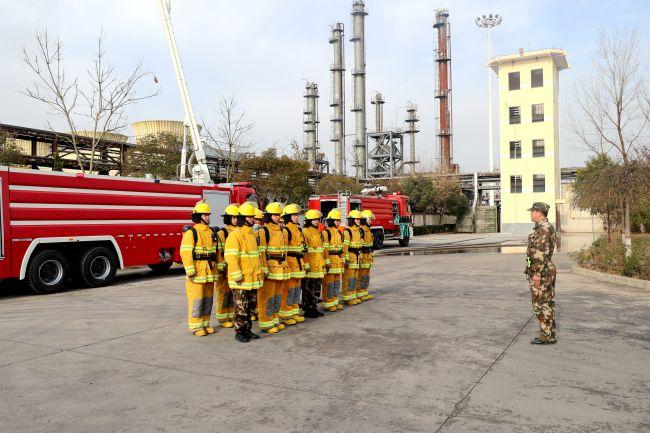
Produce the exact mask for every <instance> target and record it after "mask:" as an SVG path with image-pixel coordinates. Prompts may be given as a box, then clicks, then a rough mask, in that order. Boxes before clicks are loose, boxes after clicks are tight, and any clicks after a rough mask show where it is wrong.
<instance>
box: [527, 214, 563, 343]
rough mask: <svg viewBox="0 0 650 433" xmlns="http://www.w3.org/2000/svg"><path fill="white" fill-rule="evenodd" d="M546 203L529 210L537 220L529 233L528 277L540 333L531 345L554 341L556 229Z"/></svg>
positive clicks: (532, 218)
mask: <svg viewBox="0 0 650 433" xmlns="http://www.w3.org/2000/svg"><path fill="white" fill-rule="evenodd" d="M549 208H550V206H549V205H548V204H546V203H542V202H535V203H533V206H532V207H531V208H530V209H528V210H529V211H530V219H531V221H532V222H534V223H535V227H534V229H533V232H532V233H531V234H529V235H528V248H527V249H526V271H525V273H526V276H527V277H528V283H529V285H530V291H531V295H532V301H533V311H534V312H535V316H537V320H539V325H540V329H541V332H540V334H539V336H537V337H536V338H535V339H533V340H532V341H531V343H532V344H555V342H556V341H557V335H556V328H555V276H556V270H555V265H554V264H553V262H552V261H551V258H552V257H553V250H554V249H555V243H556V235H555V228H554V227H553V225H551V223H550V222H548V219H547V216H548V210H549Z"/></svg>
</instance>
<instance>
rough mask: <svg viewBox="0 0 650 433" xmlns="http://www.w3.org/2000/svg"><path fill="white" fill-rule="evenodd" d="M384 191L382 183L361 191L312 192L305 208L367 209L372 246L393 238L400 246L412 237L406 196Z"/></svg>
mask: <svg viewBox="0 0 650 433" xmlns="http://www.w3.org/2000/svg"><path fill="white" fill-rule="evenodd" d="M385 191H386V188H385V187H378V188H373V189H368V190H364V191H362V194H350V193H344V192H339V193H338V194H329V195H317V196H312V197H310V198H309V208H310V209H316V210H319V211H321V212H322V213H323V215H324V216H327V213H328V212H329V211H330V210H332V209H334V208H338V209H339V210H340V211H341V213H342V214H345V215H347V214H348V213H349V212H350V211H351V210H353V209H362V210H364V209H369V210H371V211H372V213H374V214H375V219H374V220H373V221H372V225H371V227H370V229H371V230H372V233H373V235H374V237H375V248H381V247H382V246H383V245H384V240H386V239H396V240H398V241H399V244H400V246H402V247H405V246H407V245H408V244H409V240H410V239H411V238H412V237H413V221H412V215H411V206H410V205H409V198H408V196H406V195H404V194H400V193H399V192H395V193H393V194H383V193H384V192H385ZM370 194H372V195H370ZM342 223H343V224H345V223H346V221H345V220H344V221H342Z"/></svg>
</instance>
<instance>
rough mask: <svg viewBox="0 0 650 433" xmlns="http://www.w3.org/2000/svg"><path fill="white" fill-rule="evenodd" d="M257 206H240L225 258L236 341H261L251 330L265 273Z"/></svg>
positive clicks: (227, 244) (246, 204) (245, 204)
mask: <svg viewBox="0 0 650 433" xmlns="http://www.w3.org/2000/svg"><path fill="white" fill-rule="evenodd" d="M254 217H255V206H253V205H252V204H250V203H244V204H242V205H241V206H240V207H239V212H238V215H237V229H236V230H234V231H233V232H232V233H230V235H229V236H228V239H226V246H225V251H224V254H223V255H224V257H225V259H226V263H227V264H228V285H229V286H230V290H231V291H232V294H233V301H234V304H235V317H234V324H235V339H236V340H237V341H239V342H241V343H248V342H249V341H250V340H252V339H258V338H260V337H259V336H258V335H257V334H255V333H253V332H252V331H251V326H252V322H251V311H250V303H251V298H252V297H253V295H254V293H255V292H254V290H257V289H260V288H262V286H263V284H264V271H263V269H262V263H261V261H260V253H259V249H258V245H257V240H256V239H255V235H254V234H253V224H254Z"/></svg>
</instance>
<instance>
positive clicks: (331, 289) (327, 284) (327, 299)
mask: <svg viewBox="0 0 650 433" xmlns="http://www.w3.org/2000/svg"><path fill="white" fill-rule="evenodd" d="M340 293H341V274H326V275H325V278H323V289H322V296H323V308H331V307H336V306H337V305H338V304H339V295H340Z"/></svg>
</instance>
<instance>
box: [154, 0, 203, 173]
mask: <svg viewBox="0 0 650 433" xmlns="http://www.w3.org/2000/svg"><path fill="white" fill-rule="evenodd" d="M158 6H159V7H160V13H161V14H162V18H163V24H164V26H165V32H166V33H167V42H168V44H169V53H170V54H171V57H172V63H173V65H174V72H175V73H176V80H177V81H178V87H179V89H180V91H181V98H182V99H183V107H184V108H185V119H186V122H187V123H188V125H189V130H190V137H191V138H192V148H193V154H192V155H191V156H190V158H189V161H190V163H189V164H188V158H187V146H186V145H185V142H184V143H183V150H182V151H181V164H180V175H179V177H180V179H181V180H192V181H194V182H206V183H210V182H212V179H211V177H210V170H209V169H208V160H207V158H206V156H205V150H204V145H203V141H201V136H200V135H199V126H198V124H197V123H196V118H195V117H194V111H193V110H192V103H191V101H190V92H189V90H188V88H187V81H185V74H184V73H183V65H182V63H181V58H180V55H179V54H178V47H177V46H176V39H175V37H174V29H173V28H172V20H171V0H158ZM187 167H189V168H190V171H191V176H192V177H191V179H190V178H188V177H187V173H186V169H187Z"/></svg>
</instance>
